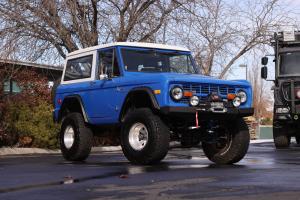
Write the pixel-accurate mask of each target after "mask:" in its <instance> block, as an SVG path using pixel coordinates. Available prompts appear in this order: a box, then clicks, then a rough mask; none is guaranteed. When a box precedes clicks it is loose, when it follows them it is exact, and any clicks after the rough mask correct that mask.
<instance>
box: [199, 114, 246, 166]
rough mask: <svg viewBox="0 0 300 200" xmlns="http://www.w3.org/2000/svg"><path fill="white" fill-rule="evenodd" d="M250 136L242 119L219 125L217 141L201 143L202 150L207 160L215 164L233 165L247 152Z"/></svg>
mask: <svg viewBox="0 0 300 200" xmlns="http://www.w3.org/2000/svg"><path fill="white" fill-rule="evenodd" d="M249 142H250V134H249V130H248V126H247V124H246V123H245V121H244V120H243V119H242V118H238V119H236V120H234V121H227V123H224V124H221V125H220V128H219V129H218V133H217V141H215V142H205V141H204V142H202V148H203V151H204V153H205V155H206V156H207V158H208V159H209V160H211V161H212V162H214V163H216V164H233V163H236V162H239V161H240V160H241V159H243V158H244V156H245V155H246V153H247V151H248V147H249Z"/></svg>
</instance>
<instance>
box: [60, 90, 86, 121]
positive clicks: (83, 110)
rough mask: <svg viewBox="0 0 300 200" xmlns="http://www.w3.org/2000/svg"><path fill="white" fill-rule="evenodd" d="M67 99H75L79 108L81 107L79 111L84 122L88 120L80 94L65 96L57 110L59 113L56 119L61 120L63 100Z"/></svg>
mask: <svg viewBox="0 0 300 200" xmlns="http://www.w3.org/2000/svg"><path fill="white" fill-rule="evenodd" d="M69 99H76V101H78V103H79V105H80V109H81V112H82V115H83V119H84V121H85V122H86V123H88V122H89V120H88V116H87V114H86V111H85V107H84V104H83V101H82V99H81V96H80V95H69V96H66V97H65V98H64V100H63V103H62V105H61V107H60V110H59V113H58V121H61V120H62V111H63V109H64V107H65V104H66V103H65V102H67V101H68V100H69Z"/></svg>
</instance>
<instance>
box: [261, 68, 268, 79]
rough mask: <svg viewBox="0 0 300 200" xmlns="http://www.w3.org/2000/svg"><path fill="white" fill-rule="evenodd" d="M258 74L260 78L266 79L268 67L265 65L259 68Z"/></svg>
mask: <svg viewBox="0 0 300 200" xmlns="http://www.w3.org/2000/svg"><path fill="white" fill-rule="evenodd" d="M260 75H261V78H263V79H267V77H268V68H267V67H266V66H264V67H262V68H261V71H260Z"/></svg>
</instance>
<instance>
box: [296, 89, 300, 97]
mask: <svg viewBox="0 0 300 200" xmlns="http://www.w3.org/2000/svg"><path fill="white" fill-rule="evenodd" d="M296 97H297V98H298V99H300V90H299V89H297V90H296Z"/></svg>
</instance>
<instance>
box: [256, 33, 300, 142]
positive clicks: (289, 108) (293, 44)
mask: <svg viewBox="0 0 300 200" xmlns="http://www.w3.org/2000/svg"><path fill="white" fill-rule="evenodd" d="M271 45H272V46H273V47H274V57H275V58H274V62H275V80H274V87H273V88H274V115H273V138H274V143H275V146H276V148H287V147H289V146H290V142H291V137H295V138H296V141H297V143H298V144H299V142H300V119H299V116H300V31H289V32H278V33H274V37H273V38H272V40H271ZM261 62H262V65H263V67H262V68H261V77H262V78H263V79H267V72H268V70H267V66H266V65H267V63H268V57H263V58H262V61H261Z"/></svg>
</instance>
